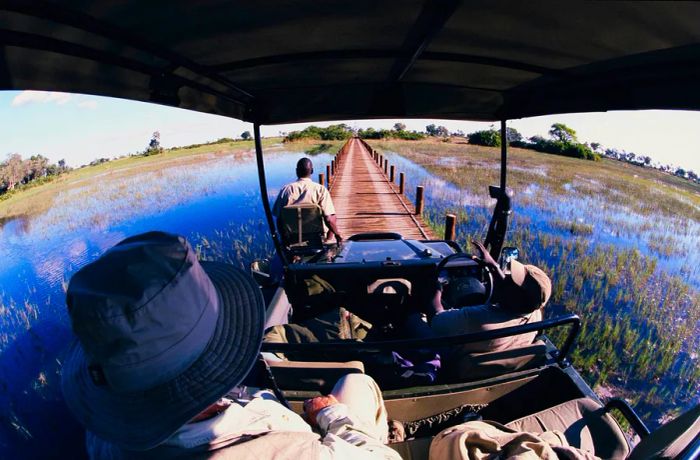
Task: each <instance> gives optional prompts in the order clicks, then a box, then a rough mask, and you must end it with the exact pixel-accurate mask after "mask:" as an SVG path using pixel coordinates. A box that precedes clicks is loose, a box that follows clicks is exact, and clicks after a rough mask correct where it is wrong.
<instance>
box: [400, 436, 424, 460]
mask: <svg viewBox="0 0 700 460" xmlns="http://www.w3.org/2000/svg"><path fill="white" fill-rule="evenodd" d="M431 442H433V437H432V436H426V437H423V438H415V439H409V440H408V441H403V442H396V443H393V444H389V447H391V448H392V449H394V450H395V451H396V452H398V453H399V455H400V456H401V458H402V459H403V460H428V458H429V455H428V454H429V453H430V443H431Z"/></svg>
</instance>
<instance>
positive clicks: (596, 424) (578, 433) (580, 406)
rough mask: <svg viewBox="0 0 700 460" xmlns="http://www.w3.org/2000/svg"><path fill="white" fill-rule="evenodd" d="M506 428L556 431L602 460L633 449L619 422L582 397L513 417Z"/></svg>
mask: <svg viewBox="0 0 700 460" xmlns="http://www.w3.org/2000/svg"><path fill="white" fill-rule="evenodd" d="M506 426H507V427H509V428H512V429H514V430H517V431H525V432H530V433H534V434H539V433H543V432H545V431H552V430H557V431H560V432H562V433H564V436H566V439H567V441H568V442H569V444H570V445H571V446H573V447H576V448H578V449H581V450H584V451H588V452H590V453H591V454H593V455H595V456H597V457H600V458H602V459H624V458H626V457H627V455H628V454H629V452H630V449H629V445H628V443H627V439H626V438H625V435H624V434H623V432H622V429H621V428H620V426H619V425H618V424H617V422H616V421H615V420H614V419H613V418H612V417H611V416H610V415H609V414H608V413H607V411H606V410H605V408H603V406H601V405H600V404H599V403H598V402H596V401H594V400H592V399H589V398H579V399H574V400H571V401H567V402H565V403H562V404H559V405H556V406H554V407H550V408H549V409H546V410H543V411H540V412H537V413H535V414H531V415H528V416H526V417H522V418H519V419H517V420H513V421H512V422H510V423H507V424H506Z"/></svg>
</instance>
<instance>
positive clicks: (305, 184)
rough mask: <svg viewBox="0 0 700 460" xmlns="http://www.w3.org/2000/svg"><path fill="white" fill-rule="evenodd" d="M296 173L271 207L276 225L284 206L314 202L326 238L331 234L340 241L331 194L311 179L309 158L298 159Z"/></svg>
mask: <svg viewBox="0 0 700 460" xmlns="http://www.w3.org/2000/svg"><path fill="white" fill-rule="evenodd" d="M296 173H297V180H296V181H294V182H291V183H289V184H287V185H285V186H284V187H282V190H280V193H279V195H277V200H276V201H275V204H274V206H273V207H272V213H273V214H274V215H275V217H276V218H277V221H278V225H279V217H280V213H281V212H282V208H284V207H285V206H288V205H292V204H316V205H318V206H319V207H320V208H321V212H322V213H323V222H324V227H325V228H326V239H330V237H331V234H333V235H335V239H336V241H337V242H340V241H342V240H343V237H342V236H341V235H340V232H339V231H338V224H337V221H336V218H335V207H334V206H333V200H332V199H331V194H330V193H328V190H327V189H326V187H324V186H323V185H321V184H317V183H316V182H314V181H313V180H311V175H312V174H313V173H314V165H313V163H312V162H311V160H310V159H308V158H302V159H301V160H299V161H298V162H297V167H296Z"/></svg>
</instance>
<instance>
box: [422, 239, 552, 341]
mask: <svg viewBox="0 0 700 460" xmlns="http://www.w3.org/2000/svg"><path fill="white" fill-rule="evenodd" d="M472 244H474V246H476V248H477V250H478V251H479V253H480V257H476V256H475V257H474V258H475V260H478V261H480V262H481V263H483V264H484V265H485V267H486V269H487V270H489V271H490V272H491V274H492V275H493V279H494V294H493V299H492V302H491V304H489V305H480V306H474V307H462V308H458V309H449V310H445V309H444V307H443V305H442V289H441V288H440V287H438V288H437V289H436V291H435V294H434V296H433V298H432V302H431V305H430V308H428V312H427V314H428V319H429V322H430V325H431V329H432V332H433V334H435V335H437V336H449V335H461V334H469V333H475V332H484V331H490V330H494V329H501V328H504V327H512V326H519V325H522V324H526V323H530V322H537V321H541V320H542V307H544V305H545V304H546V303H547V301H548V300H549V296H550V295H551V293H552V284H551V281H550V279H549V277H548V276H547V275H546V274H545V273H544V272H543V271H542V270H540V269H539V268H537V267H535V266H534V265H523V264H521V263H520V262H518V261H516V260H513V261H511V262H510V263H509V268H510V271H509V273H508V274H506V273H504V272H503V270H501V268H500V267H499V265H498V264H497V263H496V261H495V260H494V259H493V257H491V255H490V254H489V253H488V251H487V250H486V248H485V247H484V245H483V244H481V243H479V242H475V241H472ZM536 335H537V333H536V332H531V333H527V334H520V335H515V336H511V337H504V338H500V339H493V340H489V341H485V342H478V343H472V344H465V345H464V346H463V348H462V349H463V350H464V351H470V352H491V351H502V350H506V349H509V348H515V347H521V346H525V345H529V344H531V343H532V342H533V340H534V338H535V336H536Z"/></svg>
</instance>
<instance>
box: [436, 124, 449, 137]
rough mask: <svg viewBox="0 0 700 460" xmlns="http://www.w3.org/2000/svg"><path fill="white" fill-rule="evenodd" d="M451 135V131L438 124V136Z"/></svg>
mask: <svg viewBox="0 0 700 460" xmlns="http://www.w3.org/2000/svg"><path fill="white" fill-rule="evenodd" d="M449 135H450V131H449V130H448V129H447V128H446V127H444V126H438V127H437V130H436V136H439V137H447V136H449Z"/></svg>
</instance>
